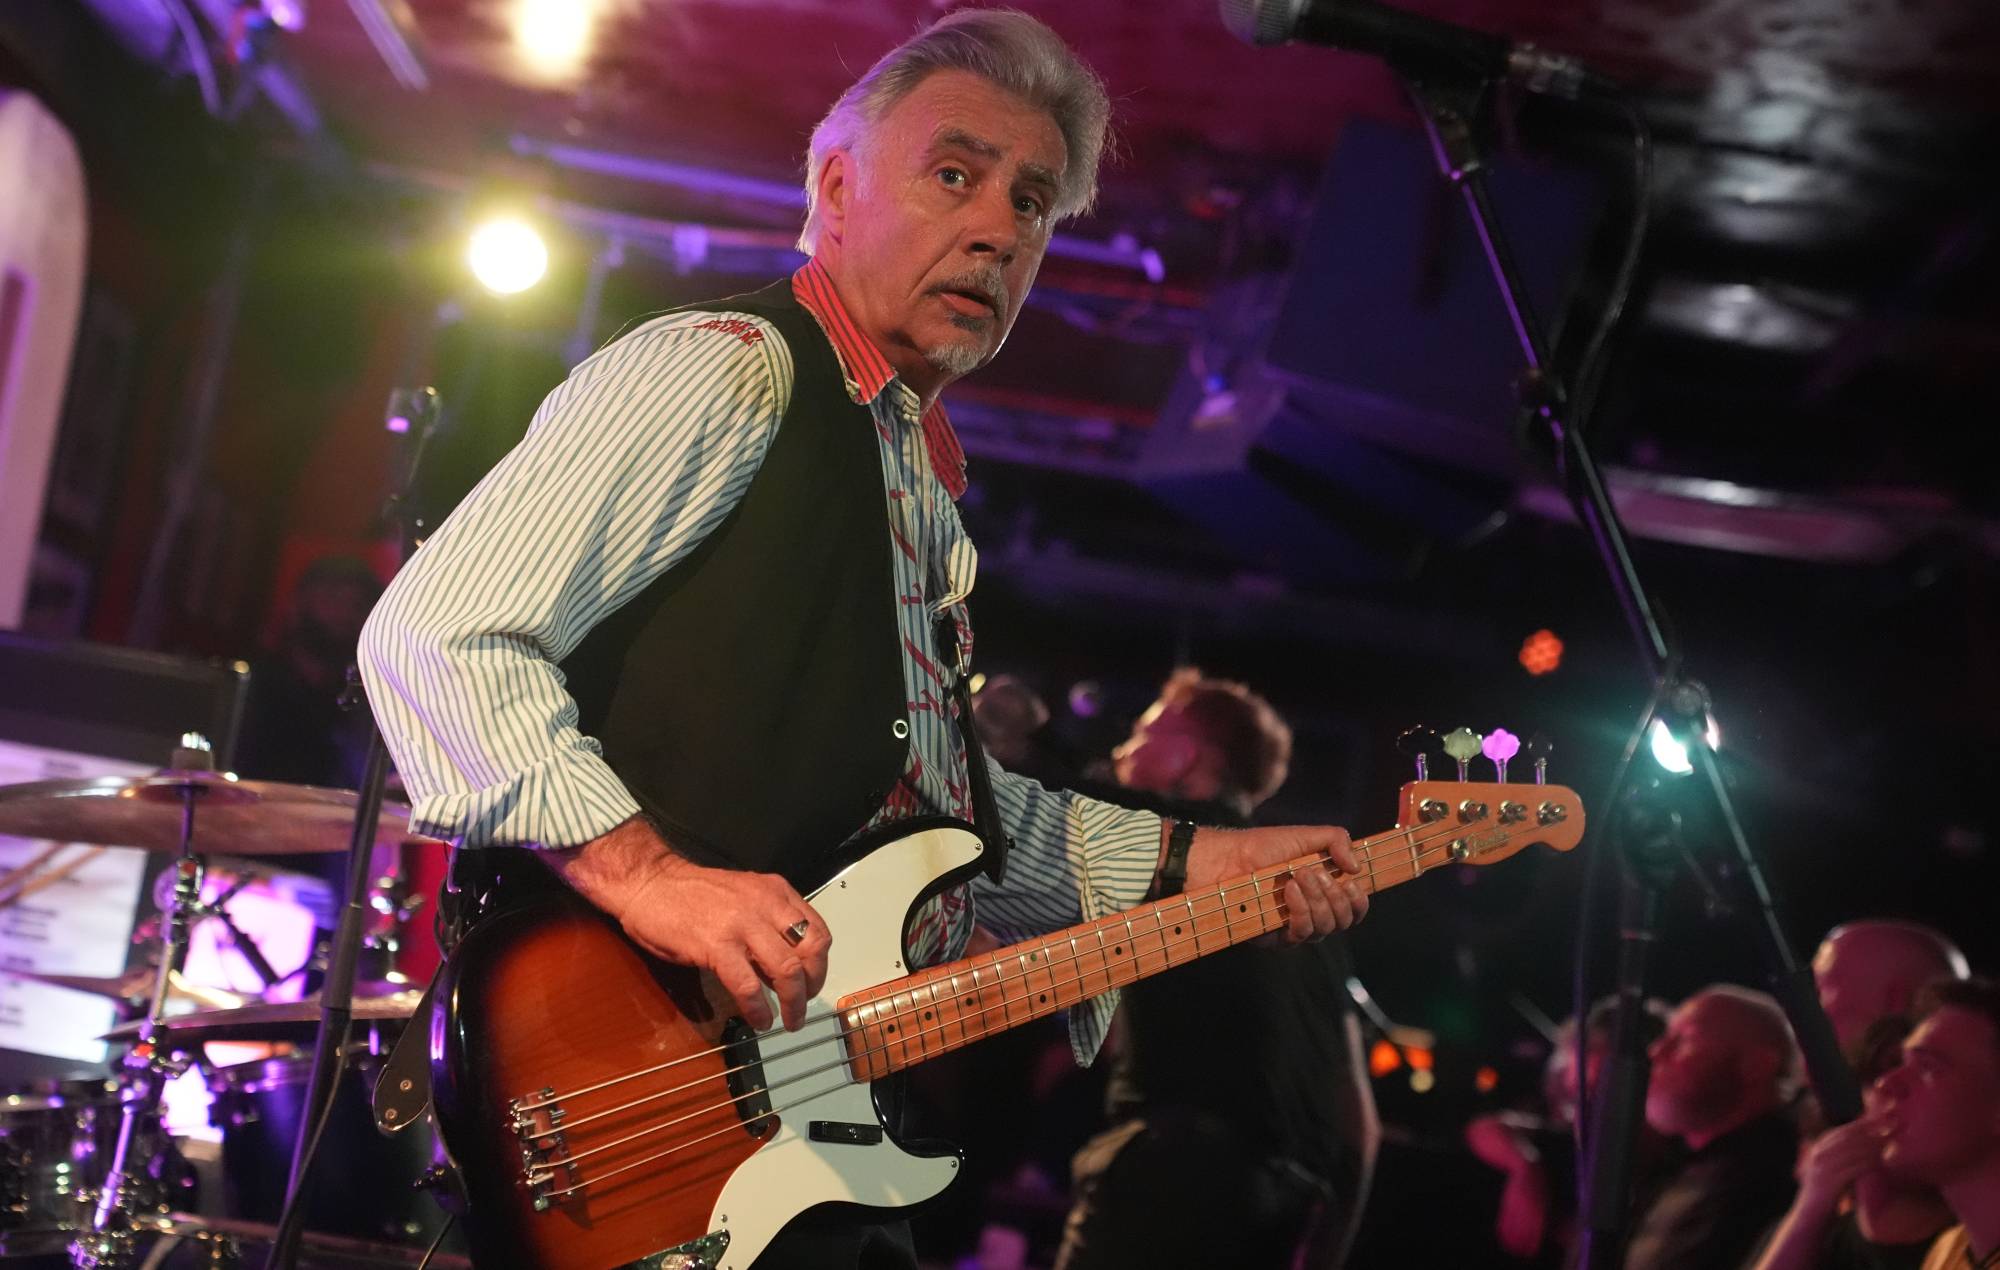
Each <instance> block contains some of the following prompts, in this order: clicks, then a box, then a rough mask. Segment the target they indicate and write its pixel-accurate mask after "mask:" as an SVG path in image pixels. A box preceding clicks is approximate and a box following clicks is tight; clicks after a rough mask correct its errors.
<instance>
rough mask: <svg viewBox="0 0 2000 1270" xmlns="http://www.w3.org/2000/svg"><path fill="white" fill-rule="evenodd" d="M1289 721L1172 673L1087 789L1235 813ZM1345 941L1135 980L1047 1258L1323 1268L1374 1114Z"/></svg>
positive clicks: (1223, 689) (1344, 1233) (1253, 790)
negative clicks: (1060, 1232)
mask: <svg viewBox="0 0 2000 1270" xmlns="http://www.w3.org/2000/svg"><path fill="white" fill-rule="evenodd" d="M1291 743H1292V737H1291V729H1290V728H1289V727H1288V726H1287V725H1286V724H1285V722H1284V720H1283V719H1282V718H1280V717H1279V716H1278V714H1277V712H1276V711H1275V710H1273V709H1272V708H1271V706H1270V704H1269V703H1268V702H1266V701H1265V700H1264V699H1263V698H1262V697H1260V696H1258V695H1257V694H1256V693H1255V692H1252V691H1251V690H1250V689H1249V688H1247V687H1245V686H1244V685H1242V684H1240V683H1232V682H1227V681H1222V680H1216V679H1209V678H1205V677H1204V676H1203V675H1202V674H1201V672H1200V671H1198V670H1194V669H1191V668H1186V669H1182V670H1179V671H1177V672H1175V674H1174V675H1173V677H1172V678H1170V679H1169V680H1168V681H1167V683H1166V685H1165V687H1164V688H1163V690H1162V691H1161V694H1160V697H1159V699H1158V700H1157V701H1155V702H1154V703H1153V705H1152V706H1151V707H1150V708H1149V709H1148V710H1147V711H1146V712H1145V714H1143V715H1142V716H1140V718H1139V721H1138V723H1137V724H1136V726H1135V727H1134V729H1133V732H1132V735H1131V737H1130V739H1128V740H1127V741H1126V742H1125V743H1124V744H1123V745H1121V746H1119V747H1118V749H1117V750H1116V751H1115V752H1114V755H1113V761H1114V766H1115V770H1116V772H1117V776H1118V787H1117V788H1113V789H1107V790H1103V791H1101V792H1099V793H1097V796H1099V797H1103V798H1107V799H1110V800H1113V801H1117V802H1123V803H1125V804H1127V805H1132V806H1143V807H1146V808H1148V809H1150V810H1156V811H1161V812H1164V813H1166V814H1169V815H1174V816H1177V817H1180V818H1183V819H1188V820H1192V821H1195V822H1197V823H1201V824H1221V825H1241V824H1247V823H1248V822H1249V818H1250V814H1251V812H1252V811H1253V810H1254V809H1255V808H1256V806H1257V805H1258V804H1259V803H1261V802H1263V801H1264V800H1265V799H1266V798H1268V797H1270V796H1271V794H1272V793H1274V792H1275V791H1276V790H1277V789H1278V787H1279V786H1280V785H1281V784H1283V782H1284V779H1285V776H1286V774H1287V771H1288V769H1289V767H1290V763H1291ZM1347 975H1348V967H1347V957H1346V950H1345V945H1344V944H1343V942H1342V941H1341V940H1339V939H1329V940H1325V941H1323V942H1321V943H1319V944H1315V945H1310V946H1307V947H1304V948H1298V949H1289V948H1285V949H1280V948H1263V947H1257V946H1254V945H1239V946H1238V947H1235V948H1232V949H1230V950H1228V951H1226V952H1222V953H1218V954H1216V955H1214V956H1211V957H1205V958H1203V959H1201V960H1199V961H1195V962H1191V963H1189V964H1187V965H1185V966H1181V967H1179V968H1177V969H1175V970H1171V971H1168V972H1167V973H1165V974H1163V975H1159V976H1157V977H1155V978H1153V979H1149V980H1146V981H1144V982H1142V983H1139V984H1137V985H1135V986H1133V987H1132V988H1130V989H1127V991H1126V994H1125V1002H1124V1005H1123V1007H1122V1008H1121V1012H1120V1018H1119V1025H1118V1031H1117V1033H1116V1034H1115V1039H1114V1047H1115V1048H1114V1064H1113V1072H1112V1079H1111V1091H1110V1095H1109V1099H1108V1101H1109V1104H1110V1112H1111V1117H1112V1120H1113V1121H1114V1127H1113V1128H1111V1129H1110V1130H1108V1131H1107V1132H1105V1133H1103V1134H1101V1135H1099V1136H1098V1137H1097V1138H1094V1139H1093V1140H1092V1141H1091V1142H1090V1143H1088V1144H1087V1145H1086V1146H1085V1147H1084V1149H1083V1150H1082V1151H1080V1152H1078V1153H1077V1157H1076V1164H1075V1167H1074V1170H1073V1175H1074V1179H1075V1183H1076V1205H1075V1207H1074V1208H1073V1210H1072V1211H1071V1213H1070V1218H1069V1223H1068V1225H1067V1227H1066V1228H1065V1231H1064V1238H1063V1245H1062V1248H1061V1250H1060V1252H1059V1253H1058V1256H1057V1259H1056V1265H1057V1267H1058V1270H1099V1268H1101V1267H1115V1268H1117V1270H1123V1268H1125V1267H1130V1266H1146V1267H1148V1270H1171V1268H1172V1267H1180V1266H1186V1267H1204V1268H1206V1267H1212V1266H1225V1265H1226V1266H1230V1267H1264V1266H1270V1267H1292V1266H1307V1267H1323V1266H1336V1265H1338V1264H1340V1262H1341V1261H1342V1260H1343V1258H1344V1257H1345V1254H1346V1249H1347V1247H1348V1245H1349V1243H1350V1242H1351V1241H1352V1238H1353V1234H1354V1230H1355V1228H1356V1226H1357V1225H1358V1224H1359V1220H1360V1215H1361V1208H1362V1204H1363V1202H1364V1199H1365V1196H1366V1194H1367V1189H1368V1179H1369V1176H1370V1174H1371V1172H1372V1170H1373V1167H1374V1158H1375V1152H1376V1147H1377V1145H1378V1142H1379V1138H1380V1132H1381V1131H1380V1126H1379V1123H1378V1121H1377V1119H1376V1116H1375V1105H1374V1098H1373V1093H1372V1091H1371V1089H1370V1088H1369V1085H1368V1078H1367V1074H1366V1069H1365V1068H1364V1066H1363V1064H1362V1055H1361V1040H1360V1032H1359V1028H1358V1026H1357V1025H1356V1021H1355V1019H1354V1017H1353V1012H1352V1010H1351V1008H1350V1005H1351V1001H1350V998H1349V997H1348V995H1347V990H1346V980H1347Z"/></svg>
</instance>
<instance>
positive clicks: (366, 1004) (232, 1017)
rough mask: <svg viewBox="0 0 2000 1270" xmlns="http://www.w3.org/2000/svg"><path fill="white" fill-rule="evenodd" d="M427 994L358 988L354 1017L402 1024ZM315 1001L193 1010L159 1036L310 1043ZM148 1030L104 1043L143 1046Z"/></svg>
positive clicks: (179, 1043)
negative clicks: (125, 1042) (125, 1043)
mask: <svg viewBox="0 0 2000 1270" xmlns="http://www.w3.org/2000/svg"><path fill="white" fill-rule="evenodd" d="M422 998H423V993H422V992H420V991H419V990H417V989H415V988H407V987H404V986H403V985H401V984H396V983H372V982H365V983H358V984H357V985H356V987H355V993H354V1002H353V1014H354V1021H355V1022H356V1023H366V1024H376V1025H379V1024H401V1023H404V1022H406V1021H408V1020H409V1018H410V1017H411V1015H412V1014H414V1013H415V1012H416V1007H417V1002H418V1001H420V1000H421V999H422ZM321 1008H322V1007H321V1003H320V999H319V997H318V996H317V995H314V996H309V997H305V998H302V999H300V1000H298V1001H252V1002H250V1003H249V1004H247V1005H239V1006H236V1007H234V1008H231V1009H224V1010H195V1011H191V1012H189V1013H187V1014H176V1015H172V1016H169V1017H168V1018H166V1019H163V1020H161V1021H160V1023H159V1024H158V1025H157V1032H158V1035H159V1036H161V1037H162V1038H164V1039H165V1040H167V1041H170V1042H171V1043H172V1044H173V1045H174V1046H176V1047H183V1046H190V1045H198V1044H201V1043H202V1042H205V1041H291V1042H293V1043H299V1042H303V1041H309V1040H311V1039H312V1035H313V1029H315V1028H317V1027H318V1026H319V1016H320V1010H321ZM147 1027H148V1021H147V1020H145V1019H135V1020H134V1021H132V1022H130V1023H121V1024H119V1025H118V1026H117V1027H115V1028H112V1029H111V1030H110V1031H109V1032H106V1033H105V1034H104V1036H103V1037H102V1038H101V1039H103V1040H106V1041H141V1040H143V1038H144V1036H145V1033H146V1030H147Z"/></svg>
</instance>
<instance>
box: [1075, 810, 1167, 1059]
mask: <svg viewBox="0 0 2000 1270" xmlns="http://www.w3.org/2000/svg"><path fill="white" fill-rule="evenodd" d="M1070 798H1071V803H1070V817H1071V821H1072V823H1073V824H1074V825H1075V826H1076V828H1077V834H1078V839H1079V845H1080V846H1081V848H1082V855H1083V862H1084V875H1083V885H1082V887H1081V894H1080V898H1081V900H1082V907H1083V917H1084V920H1085V921H1095V920H1096V919H1098V918H1100V917H1109V916H1110V915H1111V914H1113V913H1122V912H1124V911H1125V910H1126V909H1129V908H1133V907H1135V906H1136V905H1138V904H1139V902H1140V901H1142V900H1143V899H1145V897H1146V892H1147V891H1148V890H1149V889H1151V887H1152V885H1153V873H1154V871H1155V870H1156V869H1157V868H1158V867H1159V861H1160V825H1161V824H1162V821H1161V819H1160V817H1159V816H1157V815H1154V814H1153V813H1152V812H1149V811H1132V810H1129V809H1128V808H1124V807H1115V806H1113V805H1111V804H1110V803H1101V802H1098V801H1097V800H1096V799H1094V798H1085V797H1083V796H1082V795H1080V794H1072V795H1071V796H1070ZM1118 999H1119V994H1118V992H1117V990H1116V989H1113V990H1112V991H1110V992H1107V993H1105V994H1104V995H1102V996H1098V997H1093V998H1091V999H1090V1000H1088V1001H1085V1002H1083V1003H1081V1004H1079V1005H1077V1006H1075V1007H1073V1008H1072V1009H1071V1010H1070V1012H1069V1046H1070V1053H1071V1054H1072V1055H1074V1056H1075V1058H1076V1061H1077V1065H1078V1066H1080V1067H1088V1066H1090V1064H1091V1062H1092V1061H1093V1060H1094V1059H1096V1057H1097V1052H1098V1050H1100V1049H1101V1048H1103V1045H1104V1037H1105V1034H1106V1033H1107V1032H1109V1031H1110V1029H1111V1016H1112V1015H1113V1014H1115V1013H1116V1012H1117V1010H1118Z"/></svg>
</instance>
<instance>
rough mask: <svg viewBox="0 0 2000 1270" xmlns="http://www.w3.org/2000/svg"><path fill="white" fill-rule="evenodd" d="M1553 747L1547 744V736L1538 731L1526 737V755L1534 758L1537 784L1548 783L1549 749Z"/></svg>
mask: <svg viewBox="0 0 2000 1270" xmlns="http://www.w3.org/2000/svg"><path fill="white" fill-rule="evenodd" d="M1553 748H1554V747H1553V746H1551V745H1550V744H1549V738H1548V737H1546V736H1544V735H1542V734H1541V733H1540V732H1537V733H1535V734H1534V735H1532V736H1530V737H1529V738H1528V757H1529V758H1531V759H1533V760H1535V784H1537V785H1546V784H1548V783H1549V751H1550V750H1551V749H1553Z"/></svg>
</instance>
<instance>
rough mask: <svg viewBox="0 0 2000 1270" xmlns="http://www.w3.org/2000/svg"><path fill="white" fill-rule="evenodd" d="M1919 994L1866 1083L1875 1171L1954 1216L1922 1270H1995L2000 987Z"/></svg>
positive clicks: (1971, 983) (1999, 1255)
mask: <svg viewBox="0 0 2000 1270" xmlns="http://www.w3.org/2000/svg"><path fill="white" fill-rule="evenodd" d="M1926 998H1927V999H1926V1002H1925V1008H1924V1011H1923V1017H1922V1019H1921V1021H1920V1022H1918V1024H1917V1026H1916V1030H1915V1031H1913V1032H1911V1033H1910V1037H1909V1039H1908V1040H1906V1041H1904V1042H1903V1061H1902V1062H1901V1064H1899V1065H1898V1066H1897V1067H1896V1068H1895V1069H1894V1070H1892V1071H1890V1072H1889V1073H1888V1074H1886V1075H1884V1076H1883V1077H1882V1079H1881V1080H1879V1081H1877V1082H1876V1085H1875V1091H1876V1095H1877V1097H1876V1107H1877V1110H1876V1114H1877V1116H1878V1117H1879V1119H1880V1125H1881V1129H1882V1133H1883V1138H1882V1166H1883V1168H1884V1169H1885V1170H1887V1171H1888V1172H1890V1173H1893V1174H1895V1175H1896V1176H1897V1177H1900V1178H1904V1179H1906V1180H1908V1181H1912V1182H1918V1183H1922V1184H1923V1185H1926V1186H1931V1187H1935V1188H1936V1189H1937V1191H1938V1193H1939V1194H1940V1195H1942V1196H1944V1201H1945V1203H1946V1204H1948V1205H1949V1206H1950V1208H1951V1212H1952V1216H1954V1217H1955V1218H1957V1219H1958V1223H1959V1224H1958V1225H1956V1226H1954V1227H1952V1228H1951V1229H1950V1230H1947V1231H1946V1232H1945V1233H1944V1234H1942V1235H1940V1236H1939V1237H1938V1240H1937V1242H1936V1243H1935V1244H1934V1245H1933V1246H1932V1247H1931V1250H1930V1255H1929V1256H1928V1257H1927V1258H1926V1259H1925V1260H1924V1263H1923V1270H1987V1268H1989V1267H1992V1266H1996V1265H2000V983H1995V982H1994V981H1993V980H1990V979H1968V980H1964V981H1946V982H1943V983H1940V984H1937V985H1935V986H1934V987H1932V988H1931V989H1929V991H1928V992H1927V993H1926Z"/></svg>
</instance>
